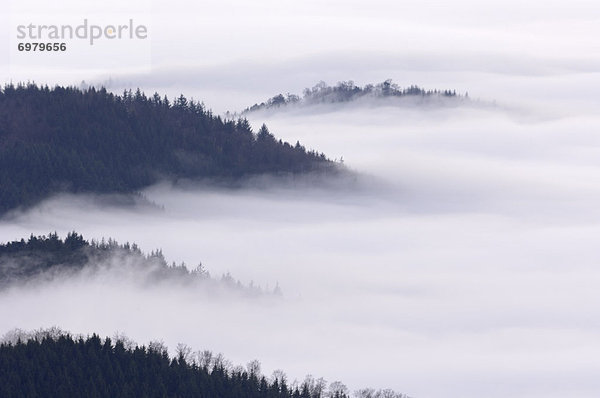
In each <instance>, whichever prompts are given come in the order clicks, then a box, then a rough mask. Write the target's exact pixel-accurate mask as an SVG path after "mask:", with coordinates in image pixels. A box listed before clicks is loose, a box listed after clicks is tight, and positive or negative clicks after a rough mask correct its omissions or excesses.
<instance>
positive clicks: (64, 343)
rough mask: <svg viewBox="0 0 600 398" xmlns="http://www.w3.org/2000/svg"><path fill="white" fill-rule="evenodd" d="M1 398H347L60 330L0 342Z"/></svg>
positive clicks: (319, 382) (204, 356) (226, 365)
mask: <svg viewBox="0 0 600 398" xmlns="http://www.w3.org/2000/svg"><path fill="white" fill-rule="evenodd" d="M0 396H2V397H13V398H18V397H55V398H62V397H69V398H71V397H107V398H109V397H110V398H114V397H122V398H129V397H131V398H134V397H135V398H137V397H182V398H183V397H200V398H216V397H218V398H348V397H349V396H350V394H349V392H348V388H347V387H346V386H345V385H344V384H343V383H341V382H339V381H336V382H333V383H330V384H329V385H328V384H327V383H326V381H325V380H324V379H322V378H319V379H315V378H314V377H312V376H310V375H309V376H307V377H306V378H305V379H304V381H303V382H297V381H289V380H288V378H287V376H286V375H285V373H284V372H282V371H280V370H277V371H275V372H273V375H272V377H266V376H264V375H263V374H262V373H261V366H260V362H259V361H257V360H254V361H251V362H250V363H248V365H247V366H246V367H242V366H232V365H231V363H230V362H229V361H228V360H226V359H225V358H224V357H223V355H221V354H217V355H215V354H213V353H212V352H210V351H198V352H192V350H191V348H190V347H188V346H186V345H184V344H179V345H178V347H177V352H176V355H175V356H174V357H171V356H169V354H168V351H167V348H166V346H165V345H164V343H162V342H160V341H157V342H151V343H150V344H149V345H148V346H147V347H146V346H140V345H137V344H135V343H134V342H133V341H131V340H129V339H128V338H127V337H124V336H116V337H115V339H114V340H111V339H110V338H105V339H101V338H100V337H99V336H98V335H96V334H93V335H92V336H88V337H85V338H84V337H83V336H80V337H73V336H71V335H70V334H68V333H65V332H63V331H61V330H59V329H56V328H54V329H50V330H46V331H44V330H40V331H37V332H35V333H30V334H28V333H24V332H22V331H19V330H17V331H15V332H14V333H12V334H10V335H7V336H5V339H4V342H2V343H0ZM354 396H355V397H357V398H408V397H407V396H406V395H404V394H400V393H396V392H394V391H392V390H373V389H363V390H359V391H356V392H355V393H354Z"/></svg>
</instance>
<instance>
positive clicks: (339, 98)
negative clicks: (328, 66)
mask: <svg viewBox="0 0 600 398" xmlns="http://www.w3.org/2000/svg"><path fill="white" fill-rule="evenodd" d="M391 97H395V98H401V97H444V98H452V97H459V98H461V99H466V98H467V96H466V95H465V96H461V95H457V94H456V91H455V90H425V89H422V88H420V87H418V86H414V85H413V86H410V87H406V88H401V87H399V86H398V85H397V84H395V83H393V82H392V80H391V79H388V80H386V81H384V82H382V83H379V84H376V85H373V84H367V85H366V86H364V87H359V86H356V85H355V84H354V82H352V81H347V82H339V83H338V84H337V85H336V86H333V87H332V86H328V85H327V84H326V83H325V82H320V83H318V84H317V85H315V86H314V87H313V88H306V89H304V93H303V97H302V98H300V97H299V96H298V95H294V94H287V95H286V96H284V95H283V94H278V95H276V96H274V97H273V98H270V99H269V100H267V101H266V102H262V103H260V104H254V105H252V106H251V107H249V108H246V110H244V112H243V113H245V112H252V111H257V110H261V109H272V108H278V107H281V106H285V105H294V104H301V105H314V104H331V103H344V102H350V101H355V100H357V99H360V98H391Z"/></svg>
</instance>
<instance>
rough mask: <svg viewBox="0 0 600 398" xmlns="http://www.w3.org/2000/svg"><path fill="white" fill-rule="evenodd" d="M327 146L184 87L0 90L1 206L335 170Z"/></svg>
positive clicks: (24, 87)
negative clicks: (234, 114) (62, 195)
mask: <svg viewBox="0 0 600 398" xmlns="http://www.w3.org/2000/svg"><path fill="white" fill-rule="evenodd" d="M334 169H335V165H334V164H333V163H332V162H330V161H329V160H328V159H327V158H326V157H325V155H324V154H319V153H317V152H315V151H307V150H306V149H305V148H304V147H303V146H302V145H300V143H296V144H295V145H290V144H289V143H287V142H282V141H281V140H278V139H276V138H275V137H274V135H273V134H271V133H270V132H269V130H268V128H267V127H266V126H265V125H263V126H262V127H261V128H260V129H259V131H257V132H254V131H253V130H252V128H251V126H250V124H249V122H248V121H247V120H246V119H243V118H240V119H237V120H226V119H222V118H221V117H220V116H215V115H213V114H212V112H211V111H210V110H208V109H206V108H205V106H204V105H203V104H201V103H198V102H196V101H193V100H188V99H187V98H185V97H184V96H183V95H181V96H180V97H179V98H177V99H176V100H174V101H170V100H169V99H168V98H166V97H161V96H160V95H159V94H157V93H155V94H154V95H152V96H150V97H148V96H146V95H145V94H144V93H142V92H141V91H139V90H137V91H136V92H135V93H134V92H132V91H131V90H129V91H125V92H124V93H123V94H122V95H115V94H113V93H110V92H108V91H107V90H106V89H104V88H100V89H96V88H94V87H91V88H88V89H85V90H81V89H78V88H75V87H61V86H56V87H54V88H49V87H47V86H37V85H35V84H18V85H13V84H8V85H5V86H4V88H3V89H1V90H0V187H1V189H0V214H1V213H3V212H6V211H7V210H9V209H12V208H15V207H17V206H28V205H31V204H34V203H36V202H37V201H39V200H41V199H43V198H44V197H46V196H48V195H50V194H52V193H55V192H60V191H68V192H92V193H114V192H121V193H129V192H134V191H137V190H139V189H142V188H144V187H146V186H148V185H151V184H153V183H155V182H157V181H158V180H160V179H162V178H168V179H180V178H184V179H188V178H189V179H197V178H222V179H236V178H240V177H243V176H247V175H250V174H282V173H283V174H286V173H304V172H314V171H319V172H324V171H332V170H334Z"/></svg>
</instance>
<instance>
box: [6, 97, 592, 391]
mask: <svg viewBox="0 0 600 398" xmlns="http://www.w3.org/2000/svg"><path fill="white" fill-rule="evenodd" d="M569 103H572V102H569ZM552 106H554V107H557V103H556V101H554V102H552V103H551V104H549V105H547V106H539V104H533V102H532V105H531V106H529V107H519V108H516V107H509V106H503V104H497V106H487V105H486V106H481V105H480V104H477V103H474V104H471V105H468V106H459V107H454V106H441V107H437V106H436V107H422V106H410V105H407V104H405V105H404V106H403V107H400V108H399V107H393V106H385V107H378V106H375V104H373V106H371V107H369V106H363V107H352V106H350V107H348V106H346V107H327V108H326V109H317V108H313V109H300V110H295V111H290V112H274V113H270V114H268V113H267V114H265V113H263V114H252V115H249V118H250V120H251V122H252V123H253V125H255V126H256V127H258V126H260V124H261V123H262V122H263V121H266V122H267V124H268V126H269V128H270V129H271V131H272V132H273V133H274V134H275V135H276V136H277V137H279V138H282V139H284V140H288V141H290V142H292V143H295V142H296V140H300V142H301V143H302V144H303V145H305V146H306V147H308V148H314V149H317V150H318V151H322V152H325V153H326V154H327V155H329V156H330V157H332V158H336V159H338V160H339V159H341V158H343V161H344V164H345V165H346V166H347V167H348V168H349V169H351V170H353V171H355V172H356V173H357V177H356V178H349V179H348V178H346V179H344V180H342V181H337V182H336V183H331V184H316V185H313V184H311V180H310V179H308V180H304V179H298V180H296V181H292V182H291V183H290V182H288V183H285V184H281V181H280V180H278V179H275V180H270V179H269V178H267V177H265V178H262V179H260V181H258V182H257V181H254V182H249V183H248V184H247V185H246V186H244V187H241V188H237V189H231V188H226V187H222V186H220V187H219V186H218V185H215V184H197V185H185V186H174V185H172V184H170V183H168V182H164V183H161V184H158V185H156V186H153V187H151V188H148V189H147V190H145V191H144V195H145V197H146V198H147V199H148V201H150V202H152V203H154V204H156V206H154V205H150V206H148V205H145V206H139V207H135V206H134V207H132V206H125V207H119V206H114V205H107V204H105V203H103V202H102V201H99V200H95V199H93V198H91V197H89V196H79V197H77V196H58V197H54V198H52V199H50V200H47V201H45V202H44V203H42V204H40V205H39V206H37V207H35V208H33V209H31V210H28V211H26V212H24V213H16V214H13V215H12V216H11V217H10V218H7V219H4V220H3V221H2V222H1V223H0V240H2V241H7V240H13V239H20V238H21V237H25V238H26V237H28V236H29V234H31V233H34V234H47V233H48V232H51V231H55V230H56V231H57V232H58V233H59V234H60V235H62V236H64V235H65V234H66V233H67V232H69V231H71V230H76V231H78V232H80V233H82V234H83V235H84V237H86V238H87V239H92V238H95V239H100V238H102V237H112V238H115V239H117V240H118V241H120V242H126V241H130V242H132V241H134V242H136V243H138V244H139V246H140V247H141V248H142V249H143V250H144V251H147V252H150V251H151V250H154V249H156V248H161V249H162V250H163V253H164V254H165V257H166V258H167V260H169V261H171V260H172V261H176V262H178V263H179V262H181V261H185V262H186V263H187V264H188V266H190V267H195V266H196V265H197V264H198V263H199V262H202V264H203V265H204V266H205V267H206V268H207V269H208V270H209V271H210V272H211V274H212V275H213V276H219V275H221V274H224V273H227V272H230V273H231V274H232V275H233V276H234V277H235V278H237V279H239V280H241V281H242V282H243V283H246V284H247V283H249V282H250V281H252V282H253V283H254V284H258V285H261V286H263V287H264V288H269V289H272V288H274V287H275V286H276V285H277V284H278V285H279V287H280V288H281V290H282V292H283V296H282V297H281V298H277V297H273V298H264V299H242V298H239V297H237V298H236V297H215V298H210V297H209V298H207V297H206V296H205V295H200V294H197V293H196V292H194V291H192V290H190V289H185V288H180V287H173V289H169V288H168V287H167V288H165V286H161V287H160V288H152V287H151V286H150V287H140V286H139V285H136V284H131V283H128V282H127V281H126V280H122V279H120V278H118V277H115V278H112V279H111V278H110V276H106V275H104V277H103V278H101V279H98V278H89V279H86V278H77V279H69V280H64V281H55V282H53V283H49V284H46V285H43V286H41V287H40V286H36V287H35V288H33V287H13V288H10V289H7V290H4V291H2V292H0V330H1V331H3V332H6V331H8V330H10V329H12V328H15V327H19V328H23V329H36V328H40V327H50V326H53V325H56V326H59V327H61V328H63V329H66V330H70V331H73V332H77V333H91V332H98V333H100V334H101V335H108V336H111V335H113V334H114V333H115V332H119V333H124V334H126V335H127V336H129V337H130V338H131V339H133V340H136V341H137V342H139V343H147V342H149V341H150V340H155V339H162V340H164V342H165V343H166V344H167V345H168V346H169V347H170V348H171V349H174V348H175V347H176V345H177V343H180V342H181V343H186V344H188V345H190V346H191V347H193V348H194V349H210V350H212V351H214V352H222V353H223V354H224V355H225V356H226V357H227V358H229V359H230V360H231V361H232V362H234V363H235V364H242V365H243V364H246V363H248V362H249V361H250V360H252V359H259V360H260V361H261V363H262V365H263V371H264V372H265V373H266V374H270V373H271V372H272V371H273V370H275V369H283V370H284V371H285V372H286V373H287V375H288V378H289V380H290V381H291V380H293V379H299V380H301V379H302V378H303V377H304V375H306V374H307V373H311V374H313V375H315V376H317V377H320V376H322V377H324V378H325V379H327V380H328V381H334V380H341V381H343V382H344V383H345V384H346V385H348V387H349V388H350V389H351V390H354V389H357V388H360V387H367V386H370V387H376V388H384V387H389V388H393V389H395V390H397V391H401V392H404V393H407V394H409V395H411V396H413V397H416V398H429V397H445V398H451V397H461V398H465V397H466V398H479V397H482V396H485V397H506V396H510V397H515V398H516V397H528V398H532V397H545V398H549V397H563V396H570V397H575V396H576V397H594V396H598V393H599V392H600V380H599V379H598V377H597V375H598V373H599V372H600V361H598V355H599V354H600V340H599V339H598V336H599V333H600V307H599V306H598V302H600V290H599V289H598V286H600V269H599V268H598V263H599V261H600V251H599V248H598V247H599V246H598V237H599V236H600V208H599V207H598V203H599V201H600V136H599V135H598V131H599V128H600V117H599V116H598V115H596V114H594V112H592V111H590V109H591V108H586V107H582V108H580V109H575V108H573V109H570V108H568V107H564V108H561V111H560V112H552V111H549V108H548V107H552ZM557 108H558V107H557Z"/></svg>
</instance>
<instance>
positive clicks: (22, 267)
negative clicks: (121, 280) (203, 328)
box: [0, 232, 281, 296]
mask: <svg viewBox="0 0 600 398" xmlns="http://www.w3.org/2000/svg"><path fill="white" fill-rule="evenodd" d="M111 260H112V261H111ZM101 267H119V268H120V269H125V267H128V268H127V269H128V270H131V271H135V272H137V273H136V275H137V276H138V278H137V282H138V283H142V284H143V283H150V284H154V285H157V284H161V283H164V282H168V281H171V282H177V283H180V284H183V285H189V284H196V286H198V287H200V286H202V287H203V288H204V289H213V290H212V291H214V289H216V288H225V287H226V288H229V290H230V291H232V292H233V291H236V292H238V293H241V294H244V295H245V296H257V295H261V294H263V293H271V292H263V290H262V289H261V288H260V287H259V286H254V285H250V286H244V285H242V284H241V283H240V282H239V281H237V280H235V279H234V278H233V277H232V276H231V275H229V274H225V275H223V277H222V278H221V279H213V278H212V277H211V276H210V274H209V273H208V271H206V270H205V269H204V268H203V266H202V265H201V264H200V265H198V266H197V267H196V268H195V269H194V270H193V271H189V270H188V268H187V267H186V265H185V264H184V263H181V264H179V265H176V264H175V263H172V264H168V263H167V261H166V260H165V258H164V256H163V253H162V251H161V250H156V251H152V252H151V253H150V254H149V255H145V254H144V253H142V251H141V250H140V249H139V247H138V246H137V245H136V244H135V243H134V244H129V243H125V244H122V245H121V244H119V243H117V242H116V241H114V240H113V239H108V240H104V239H102V240H101V241H100V242H95V241H92V242H88V241H87V240H85V239H84V238H83V236H81V235H79V234H78V233H77V232H71V233H69V234H68V235H67V237H66V238H65V239H64V240H62V239H61V238H59V237H58V235H57V234H56V233H51V234H48V235H47V236H46V235H43V236H33V235H31V236H30V237H29V239H28V240H25V239H21V240H19V241H13V242H9V243H6V244H0V288H2V287H3V286H8V285H11V284H15V283H23V282H27V281H30V280H34V279H36V280H43V281H48V280H52V279H54V278H57V277H59V276H60V277H65V276H71V275H75V274H77V273H79V272H81V271H83V270H86V271H88V273H89V274H93V273H94V272H97V271H99V269H100V268H101ZM272 293H273V294H275V295H281V292H280V291H279V287H278V286H277V287H276V288H275V290H273V291H272Z"/></svg>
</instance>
